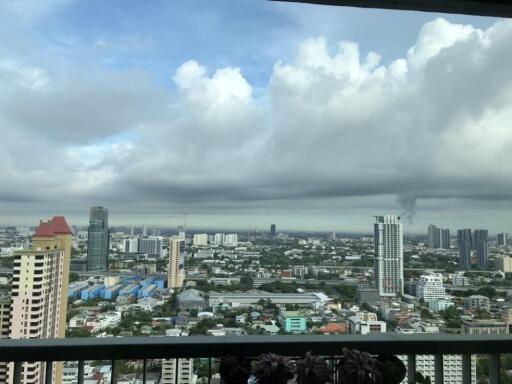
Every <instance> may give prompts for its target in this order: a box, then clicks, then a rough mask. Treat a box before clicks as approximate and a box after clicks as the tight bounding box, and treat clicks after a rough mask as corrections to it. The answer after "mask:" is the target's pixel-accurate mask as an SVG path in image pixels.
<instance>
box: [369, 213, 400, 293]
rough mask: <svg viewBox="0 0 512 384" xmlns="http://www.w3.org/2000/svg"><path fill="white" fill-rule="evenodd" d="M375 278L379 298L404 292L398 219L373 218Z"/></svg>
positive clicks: (392, 216)
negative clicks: (374, 220)
mask: <svg viewBox="0 0 512 384" xmlns="http://www.w3.org/2000/svg"><path fill="white" fill-rule="evenodd" d="M375 219H376V222H375V225H374V230H375V277H376V281H377V289H378V290H379V294H380V296H398V295H401V294H403V291H404V243H403V229H402V223H400V217H397V216H394V215H386V216H375Z"/></svg>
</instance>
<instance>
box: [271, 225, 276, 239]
mask: <svg viewBox="0 0 512 384" xmlns="http://www.w3.org/2000/svg"><path fill="white" fill-rule="evenodd" d="M276 234H277V232H276V225H275V224H270V236H272V237H276Z"/></svg>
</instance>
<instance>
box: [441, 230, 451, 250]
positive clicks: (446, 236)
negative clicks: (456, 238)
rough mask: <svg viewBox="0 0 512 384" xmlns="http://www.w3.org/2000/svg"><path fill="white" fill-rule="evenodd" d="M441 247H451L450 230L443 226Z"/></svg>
mask: <svg viewBox="0 0 512 384" xmlns="http://www.w3.org/2000/svg"><path fill="white" fill-rule="evenodd" d="M441 248H444V249H450V248H451V244H450V230H449V229H443V228H441Z"/></svg>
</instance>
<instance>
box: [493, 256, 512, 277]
mask: <svg viewBox="0 0 512 384" xmlns="http://www.w3.org/2000/svg"><path fill="white" fill-rule="evenodd" d="M494 266H495V268H496V270H497V271H503V272H505V273H511V272H512V257H511V256H499V257H496V258H495V259H494Z"/></svg>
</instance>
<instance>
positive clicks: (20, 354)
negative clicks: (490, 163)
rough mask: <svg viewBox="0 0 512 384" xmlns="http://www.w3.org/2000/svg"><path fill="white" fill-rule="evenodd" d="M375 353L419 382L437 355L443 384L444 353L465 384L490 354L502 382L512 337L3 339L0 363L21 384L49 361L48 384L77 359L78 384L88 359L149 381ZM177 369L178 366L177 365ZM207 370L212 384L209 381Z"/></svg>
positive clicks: (492, 378)
mask: <svg viewBox="0 0 512 384" xmlns="http://www.w3.org/2000/svg"><path fill="white" fill-rule="evenodd" d="M343 347H346V348H350V349H357V350H360V351H364V352H368V353H371V354H388V355H407V371H408V372H407V379H408V382H409V383H414V382H415V373H416V367H415V365H416V358H415V357H416V355H434V365H435V383H436V384H442V383H443V355H461V356H462V383H464V384H470V383H471V355H489V382H490V383H491V384H496V383H500V354H504V353H512V335H489V336H488V335H447V334H415V335H402V334H393V333H385V334H375V335H364V336H363V335H326V336H323V335H319V336H316V335H315V336H313V335H300V336H225V337H213V336H188V337H126V338H72V339H38V340H36V339H23V340H0V361H4V362H14V383H20V382H21V372H22V363H23V362H37V361H41V362H45V363H46V367H47V369H46V372H47V373H48V374H47V375H46V384H50V383H51V373H50V372H52V369H49V368H51V367H52V364H53V362H56V361H78V383H79V384H80V383H82V382H83V372H84V361H86V360H109V361H111V362H112V370H111V382H112V383H115V382H116V381H115V380H116V369H115V367H116V361H119V360H142V361H143V372H142V375H143V382H144V383H145V374H146V361H147V360H148V359H178V358H208V359H209V362H210V363H209V365H208V366H209V367H211V360H212V359H213V358H218V357H222V356H226V355H237V356H244V357H257V356H259V355H261V354H264V353H267V352H273V353H276V354H281V355H284V356H290V357H300V356H303V355H305V353H306V352H307V351H311V353H313V354H316V355H320V356H325V357H327V358H328V359H329V360H331V361H334V360H336V358H337V357H339V356H340V354H341V352H342V348H343ZM176 367H178V365H176ZM210 378H211V370H209V375H208V382H210Z"/></svg>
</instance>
